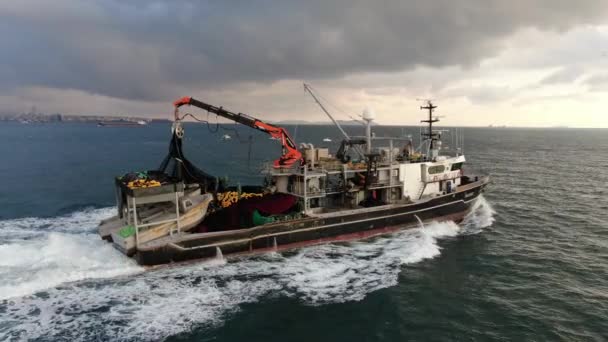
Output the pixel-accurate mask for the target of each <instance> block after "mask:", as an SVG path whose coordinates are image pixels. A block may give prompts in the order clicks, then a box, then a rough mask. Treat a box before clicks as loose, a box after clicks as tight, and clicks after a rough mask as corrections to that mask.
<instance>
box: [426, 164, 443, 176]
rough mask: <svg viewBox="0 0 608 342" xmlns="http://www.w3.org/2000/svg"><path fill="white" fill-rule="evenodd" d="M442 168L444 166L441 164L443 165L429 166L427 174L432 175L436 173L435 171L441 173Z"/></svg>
mask: <svg viewBox="0 0 608 342" xmlns="http://www.w3.org/2000/svg"><path fill="white" fill-rule="evenodd" d="M444 170H445V166H443V165H435V166H431V167H429V170H428V172H429V174H431V175H433V174H436V173H441V172H443V171H444Z"/></svg>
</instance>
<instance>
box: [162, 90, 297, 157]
mask: <svg viewBox="0 0 608 342" xmlns="http://www.w3.org/2000/svg"><path fill="white" fill-rule="evenodd" d="M173 105H174V106H175V119H176V120H179V116H178V108H179V107H181V106H183V105H191V106H194V107H198V108H200V109H203V110H206V111H208V112H210V113H214V114H216V115H218V116H221V117H223V118H226V119H228V120H232V121H234V122H238V123H240V124H243V125H245V126H249V127H252V128H255V129H257V130H260V131H262V132H266V133H268V134H270V136H272V137H273V138H276V139H280V140H281V144H282V146H283V153H282V154H281V157H280V158H279V159H277V160H275V161H274V163H273V166H274V167H275V168H281V167H291V166H293V165H294V164H295V163H296V162H298V161H301V160H302V153H300V151H298V148H297V147H296V144H295V143H294V142H293V140H292V139H291V137H290V136H289V133H288V132H287V131H286V130H285V129H284V128H282V127H277V126H274V125H271V124H267V123H265V122H263V121H260V120H258V119H256V118H254V117H251V116H249V115H247V114H243V113H238V114H236V113H232V112H229V111H227V110H225V109H223V108H222V107H215V106H212V105H210V104H207V103H204V102H201V101H198V100H196V99H193V98H191V97H188V96H186V97H182V98H181V99H179V100H177V101H175V102H173Z"/></svg>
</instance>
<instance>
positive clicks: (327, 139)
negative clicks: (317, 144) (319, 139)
mask: <svg viewBox="0 0 608 342" xmlns="http://www.w3.org/2000/svg"><path fill="white" fill-rule="evenodd" d="M323 142H331V139H330V138H325V139H323Z"/></svg>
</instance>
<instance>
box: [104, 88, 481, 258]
mask: <svg viewBox="0 0 608 342" xmlns="http://www.w3.org/2000/svg"><path fill="white" fill-rule="evenodd" d="M311 95H313V97H314V94H313V93H312V92H311ZM315 100H317V101H318V99H317V98H316V97H315ZM319 104H320V105H321V103H320V102H319ZM187 105H189V106H193V107H197V108H200V109H202V110H203V111H206V112H211V113H213V114H216V115H218V116H221V117H223V118H225V119H228V120H232V121H234V122H236V123H239V124H243V125H245V126H249V127H251V128H253V129H257V130H260V131H262V132H265V133H268V134H269V135H270V136H271V137H273V138H275V139H277V140H278V141H280V143H281V145H282V154H281V156H280V157H279V158H278V159H277V160H275V161H274V162H273V163H272V165H270V166H269V167H268V168H267V169H266V170H265V181H264V184H262V185H254V186H238V185H237V186H231V185H230V184H226V183H225V181H223V180H221V179H220V178H218V177H215V176H212V175H210V174H208V173H206V172H205V171H203V170H201V169H200V168H198V167H196V166H195V165H194V164H193V163H192V162H190V161H189V160H188V159H187V158H186V156H185V155H184V153H183V150H182V144H183V142H184V140H183V137H184V134H185V132H184V128H183V126H182V119H183V118H182V117H180V115H179V109H180V107H182V106H187ZM174 107H175V112H174V123H173V125H172V129H171V142H170V145H169V153H168V155H167V156H166V158H165V159H164V160H163V162H162V163H161V166H160V167H159V168H158V169H157V170H154V171H151V172H148V173H146V174H144V175H137V177H135V178H133V177H132V176H131V177H124V176H123V177H119V178H117V179H116V184H115V191H116V201H117V208H118V212H117V215H116V216H115V217H113V218H110V219H109V220H106V221H104V222H102V224H101V225H100V226H99V234H100V236H101V237H102V238H104V239H105V240H108V241H109V242H112V243H113V244H114V246H116V247H117V248H118V249H119V250H121V251H122V252H123V253H125V254H126V255H128V256H131V257H133V258H135V260H137V262H138V263H139V264H142V265H159V264H166V263H172V262H181V261H187V260H193V259H210V258H217V257H220V256H221V257H230V256H236V255H247V254H253V253H263V252H272V251H281V250H285V249H291V248H299V247H303V246H307V245H313V244H320V243H331V242H336V241H348V240H354V239H367V238H372V237H374V236H378V235H383V234H390V233H393V232H396V231H399V230H403V229H409V228H415V227H418V226H419V225H420V224H421V223H423V222H426V221H447V220H449V221H455V222H459V221H461V220H463V219H464V217H465V216H466V215H467V214H468V213H469V212H470V210H471V208H472V207H473V205H474V203H475V201H477V199H478V197H479V196H480V194H481V193H482V191H483V190H484V188H485V187H486V186H487V184H488V183H489V176H484V175H479V174H474V173H471V172H470V171H469V170H468V168H466V167H465V165H466V158H465V155H464V152H463V149H462V146H461V147H460V148H458V149H453V150H452V151H449V152H448V151H444V150H443V149H442V144H441V133H442V131H441V130H437V129H435V128H434V127H433V124H434V123H436V122H438V121H439V119H438V118H437V117H436V116H435V115H434V111H435V109H436V108H437V106H436V105H434V104H433V103H432V102H431V101H428V102H426V103H425V105H423V106H421V109H423V110H425V111H426V113H427V116H426V117H425V119H424V120H422V122H423V123H424V124H425V125H426V126H425V130H424V132H423V133H422V135H421V142H422V143H421V146H420V147H419V148H417V149H415V148H413V144H412V141H411V137H403V138H400V137H375V136H374V135H373V134H372V122H373V121H374V115H373V113H372V112H369V111H367V112H364V114H363V115H362V119H363V121H364V123H365V125H366V126H365V128H366V130H365V131H366V134H365V136H361V137H354V136H349V135H347V134H346V133H345V132H344V131H343V130H342V129H341V127H340V126H339V125H338V124H337V123H336V121H335V120H333V118H332V121H334V123H336V125H337V126H338V128H339V129H340V131H341V132H342V133H343V136H344V139H343V140H342V142H341V144H340V147H339V148H338V150H337V151H335V153H330V151H329V150H328V149H327V148H318V147H314V146H313V145H312V144H306V143H303V144H300V146H297V145H296V143H295V141H294V140H293V139H292V138H291V136H290V135H289V133H288V132H287V130H286V129H284V128H282V127H278V126H275V125H272V124H268V123H265V122H263V121H261V120H259V119H256V118H254V117H252V116H249V115H247V114H243V113H233V112H230V111H228V110H226V109H224V108H223V107H216V106H213V105H210V104H207V103H204V102H202V101H199V100H196V99H194V98H191V97H184V98H181V99H179V100H177V101H176V102H174ZM321 107H322V108H323V109H324V107H323V106H321ZM324 110H325V109H324ZM327 114H328V115H329V116H330V118H331V115H330V114H329V113H327ZM376 144H378V145H380V144H383V145H380V146H375V145H376ZM159 178H162V179H160V181H158V184H157V183H152V182H153V181H154V180H155V179H159Z"/></svg>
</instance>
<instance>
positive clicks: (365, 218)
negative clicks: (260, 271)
mask: <svg viewBox="0 0 608 342" xmlns="http://www.w3.org/2000/svg"><path fill="white" fill-rule="evenodd" d="M487 182H488V181H487V180H486V179H482V180H479V181H478V182H475V183H472V184H469V185H467V186H466V187H463V188H462V189H461V190H459V191H457V192H454V193H452V194H447V195H443V196H438V197H435V198H432V199H428V200H427V201H424V202H420V203H414V204H407V205H388V206H382V207H376V208H368V209H365V210H361V209H359V210H351V211H345V212H341V213H339V214H321V215H318V216H314V217H307V218H304V219H298V220H293V221H284V222H278V223H271V224H266V225H263V226H258V227H254V228H249V229H240V230H235V231H227V232H218V233H200V234H190V235H188V236H184V237H182V238H178V239H175V240H174V241H171V242H168V243H166V244H163V245H157V246H149V247H147V248H140V249H139V250H138V251H137V253H136V255H135V259H136V260H137V262H138V263H139V264H141V265H149V266H152V265H159V264H166V263H171V262H182V261H187V260H193V259H208V258H216V257H217V256H218V254H220V253H221V254H222V255H223V256H235V255H244V254H255V253H264V252H271V251H279V250H286V249H290V248H298V247H303V246H307V245H314V244H320V243H329V242H336V241H349V240H358V239H365V238H370V237H373V236H378V235H383V234H389V233H393V232H396V231H399V230H404V229H411V228H416V227H419V222H421V221H422V222H424V221H427V222H428V221H455V222H460V221H462V219H463V218H464V217H465V216H466V215H467V214H468V213H469V211H470V209H471V207H472V205H473V203H474V202H475V201H476V200H477V198H478V197H479V195H480V194H481V192H482V191H483V188H484V187H485V186H486V185H487Z"/></svg>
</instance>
